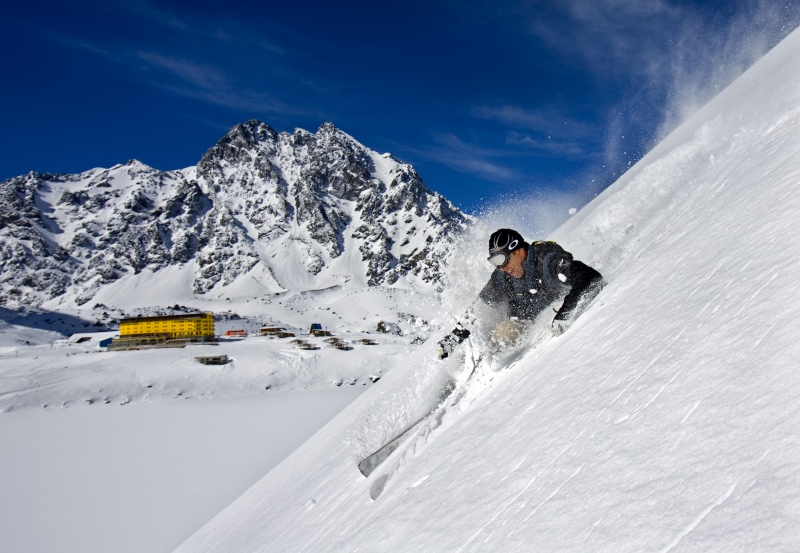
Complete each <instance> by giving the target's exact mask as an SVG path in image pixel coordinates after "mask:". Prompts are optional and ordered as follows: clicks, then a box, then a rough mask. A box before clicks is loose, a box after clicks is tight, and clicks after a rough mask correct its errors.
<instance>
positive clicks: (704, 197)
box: [178, 31, 800, 553]
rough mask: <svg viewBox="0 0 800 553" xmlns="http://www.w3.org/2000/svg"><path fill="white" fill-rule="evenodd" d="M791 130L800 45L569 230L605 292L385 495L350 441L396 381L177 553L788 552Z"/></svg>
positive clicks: (799, 40)
mask: <svg viewBox="0 0 800 553" xmlns="http://www.w3.org/2000/svg"><path fill="white" fill-rule="evenodd" d="M798 137H800V32H798V31H795V32H794V33H793V34H791V35H790V36H789V37H788V38H787V39H786V40H784V41H783V42H782V43H781V44H779V45H778V46H777V47H776V48H775V49H774V50H773V51H772V52H770V53H769V54H768V55H767V56H765V57H764V58H763V59H762V60H761V61H759V62H758V63H757V64H756V65H755V66H753V67H752V68H751V69H750V70H748V71H747V72H746V73H745V74H743V75H742V76H741V77H740V78H739V79H738V80H737V81H736V82H734V83H733V84H732V85H731V86H730V87H728V88H727V89H726V90H725V91H723V92H722V93H721V94H720V95H719V96H718V97H717V98H715V99H714V100H713V101H712V102H711V103H709V104H708V105H707V106H705V107H704V108H703V109H701V110H700V111H699V112H697V113H696V114H695V115H694V116H693V117H692V118H691V119H690V120H688V121H687V122H686V123H685V124H683V125H682V126H681V127H680V128H678V129H677V130H676V131H675V132H674V133H672V134H671V135H670V136H669V137H667V138H666V139H665V140H664V141H663V142H662V143H661V144H659V145H658V146H657V147H656V148H655V149H654V150H653V151H652V152H651V153H650V154H649V155H647V156H646V157H645V158H644V159H642V160H641V161H640V162H639V163H638V164H637V165H636V166H635V167H633V168H632V169H631V170H630V171H629V172H628V173H627V174H626V175H624V176H623V177H622V178H621V179H620V180H619V181H618V182H617V183H616V184H614V185H613V186H612V187H610V188H609V189H608V190H606V191H605V192H604V193H603V194H602V195H601V196H599V197H598V198H596V200H595V201H594V202H592V203H591V204H590V205H589V206H587V207H586V208H585V209H584V210H582V212H581V213H579V214H578V215H577V216H575V217H574V218H573V219H572V220H570V221H569V223H568V224H567V225H565V226H564V227H562V228H561V229H559V231H557V233H556V234H555V238H556V239H557V240H558V241H559V242H561V243H563V245H565V246H566V247H567V248H568V249H570V250H571V251H573V253H575V254H576V257H577V258H579V259H582V260H584V261H586V262H588V263H590V264H592V265H595V266H596V267H598V268H599V269H600V270H601V271H602V272H603V273H604V274H605V275H606V276H607V277H608V279H609V281H610V285H609V286H608V287H607V288H606V289H605V290H604V291H603V293H602V294H601V295H600V297H599V298H598V301H597V302H596V303H595V304H594V305H593V307H592V309H591V310H590V311H588V312H587V313H586V314H584V316H582V317H581V318H580V319H579V320H578V321H577V322H576V323H575V324H574V325H573V327H572V328H571V329H570V330H569V331H568V332H567V333H566V334H565V335H563V336H561V337H559V338H553V339H550V340H549V341H547V342H545V343H543V344H541V345H540V346H539V347H537V348H536V349H535V350H533V351H531V352H530V353H529V354H528V355H527V356H526V357H525V358H524V359H523V360H522V361H521V362H519V363H518V364H516V365H515V366H513V367H511V368H508V369H507V370H505V371H501V372H499V373H497V374H496V376H495V378H494V380H492V381H491V382H490V383H488V384H487V385H486V387H485V388H484V389H483V390H482V393H481V395H480V396H479V397H478V398H477V399H476V400H475V401H474V402H473V403H472V404H471V405H470V406H469V408H468V409H466V410H465V411H463V412H462V413H461V414H460V416H457V417H456V416H454V417H453V418H452V420H450V421H449V422H448V424H446V425H443V426H442V427H441V428H440V429H439V430H437V431H435V432H434V433H432V434H431V435H430V436H428V437H427V438H426V439H425V440H419V441H418V443H417V444H415V446H414V447H413V448H412V449H411V450H410V453H409V455H407V456H406V458H405V459H404V460H403V463H404V465H403V466H402V467H401V469H400V470H399V471H398V472H397V473H396V474H395V475H394V477H393V478H392V479H391V480H390V481H389V482H388V484H387V486H386V489H385V491H384V493H383V495H381V496H380V497H379V498H378V500H377V501H374V502H373V501H372V500H371V499H370V498H369V495H368V489H369V485H370V481H369V480H368V479H364V478H363V477H362V476H361V475H360V474H359V473H358V471H357V470H356V467H355V463H354V461H353V459H352V458H351V456H350V455H349V451H348V446H347V444H346V440H347V437H348V431H349V429H350V428H351V426H352V424H354V421H356V420H357V418H358V417H359V414H360V412H361V410H362V409H363V408H364V406H365V405H367V403H368V402H370V401H373V400H374V397H375V395H376V394H380V393H382V390H383V391H385V389H386V388H387V387H389V386H391V385H392V381H391V380H390V379H385V381H382V382H381V383H379V384H378V385H377V386H375V387H374V388H372V389H371V390H370V391H369V392H367V393H365V394H364V395H363V396H361V397H360V398H359V400H357V401H356V402H355V403H354V404H353V405H351V406H350V407H349V408H348V409H346V410H345V411H344V412H343V413H342V414H341V415H340V416H339V417H337V418H336V419H334V420H333V421H332V422H331V423H330V424H329V425H328V426H327V427H326V428H324V429H323V430H322V431H320V432H319V433H318V434H317V435H316V436H315V437H314V438H313V439H312V440H310V441H309V442H307V443H306V444H305V445H304V446H303V447H301V448H300V449H299V450H298V451H297V452H296V453H295V454H293V455H292V456H291V457H290V458H289V459H287V460H286V461H285V462H284V463H282V464H281V465H280V466H279V467H277V468H276V469H274V470H273V471H272V472H270V473H269V474H268V475H266V476H265V477H264V478H263V479H262V480H261V481H260V482H258V483H257V484H256V485H254V486H253V487H252V488H251V489H250V490H249V491H248V492H247V493H246V494H245V495H243V496H242V497H241V498H240V499H238V500H237V501H236V502H235V503H233V504H232V505H231V506H230V507H229V508H228V509H226V510H225V511H223V512H222V513H220V514H219V515H218V516H217V517H216V518H215V519H213V520H212V521H211V522H210V523H209V524H208V525H206V526H205V527H204V528H202V529H201V530H200V531H198V532H197V533H196V534H195V535H194V536H193V537H191V538H190V539H189V540H188V541H187V542H186V543H185V544H183V545H182V546H181V547H180V548H179V549H178V551H179V552H180V553H189V552H212V551H214V552H228V551H236V552H239V553H243V552H270V553H277V552H291V553H299V552H309V553H311V552H314V553H319V552H323V551H348V552H352V551H361V552H378V551H392V552H395V553H397V552H406V551H407V552H419V551H439V552H453V553H457V552H464V553H466V552H477V551H485V552H497V551H503V552H506V553H508V552H514V551H519V552H527V551H541V550H543V551H559V552H567V551H585V552H596V551H615V552H621V551H631V552H634V551H635V552H640V551H662V552H668V551H725V552H737V551H741V552H753V551H773V552H774V551H796V550H797V548H798V544H800V430H798V429H800V372H798V371H797V359H798V356H800V345H799V344H800V331H798V330H796V328H797V327H796V319H797V314H798V313H799V312H800V299H798V297H797V296H798V294H797V293H796V291H797V289H798V284H797V282H798V277H800V267H799V266H798V259H800V225H798V223H797V213H798V212H800V194H798V184H800V138H798ZM420 362H423V360H422V359H420V358H417V357H414V358H413V359H411V360H409V365H411V366H413V365H414V364H419V363H420ZM399 370H400V369H398V371H399ZM370 398H373V399H370ZM374 476H376V477H377V476H379V474H375V475H374Z"/></svg>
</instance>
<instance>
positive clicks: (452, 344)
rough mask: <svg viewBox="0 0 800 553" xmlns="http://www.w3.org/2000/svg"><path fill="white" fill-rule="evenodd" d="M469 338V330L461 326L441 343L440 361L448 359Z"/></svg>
mask: <svg viewBox="0 0 800 553" xmlns="http://www.w3.org/2000/svg"><path fill="white" fill-rule="evenodd" d="M468 337H469V330H467V329H466V328H464V327H463V326H461V325H459V326H457V327H455V328H454V329H453V331H452V332H451V333H450V334H448V335H447V336H445V337H444V338H443V339H442V341H441V342H439V359H446V358H447V357H449V356H450V354H451V353H453V350H454V349H455V348H456V346H457V345H458V344H460V343H461V342H463V341H464V340H466V339H467V338H468Z"/></svg>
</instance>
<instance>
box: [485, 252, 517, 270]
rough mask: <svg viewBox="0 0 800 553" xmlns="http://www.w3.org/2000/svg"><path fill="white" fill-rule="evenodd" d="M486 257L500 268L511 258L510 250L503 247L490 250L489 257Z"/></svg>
mask: <svg viewBox="0 0 800 553" xmlns="http://www.w3.org/2000/svg"><path fill="white" fill-rule="evenodd" d="M486 259H487V260H488V261H489V263H491V264H492V265H494V266H495V267H497V268H498V269H502V268H503V267H505V266H506V265H508V260H509V259H511V252H510V251H508V250H507V249H505V248H502V249H497V250H490V251H489V257H487V258H486Z"/></svg>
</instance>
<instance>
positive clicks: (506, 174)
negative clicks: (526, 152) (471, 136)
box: [415, 133, 519, 182]
mask: <svg viewBox="0 0 800 553" xmlns="http://www.w3.org/2000/svg"><path fill="white" fill-rule="evenodd" d="M434 140H435V142H436V145H435V146H432V147H430V148H427V149H425V150H417V151H416V152H415V154H416V155H418V156H420V157H424V158H426V159H429V160H431V161H436V162H438V163H441V164H443V165H446V166H447V167H450V168H451V169H454V170H456V171H458V172H460V173H466V174H471V175H475V176H477V177H479V178H481V179H484V180H487V181H490V182H508V181H512V180H515V179H518V178H519V175H518V174H517V172H516V171H514V170H513V169H510V168H508V167H507V166H504V165H502V164H501V163H499V162H498V161H497V158H500V157H503V156H507V153H506V152H502V151H498V150H491V149H487V148H483V147H481V146H478V145H476V144H472V143H469V142H465V141H464V140H462V139H460V138H459V137H457V136H456V135H454V134H452V133H444V134H438V135H436V136H434Z"/></svg>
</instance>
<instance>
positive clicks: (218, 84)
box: [137, 52, 305, 114]
mask: <svg viewBox="0 0 800 553" xmlns="http://www.w3.org/2000/svg"><path fill="white" fill-rule="evenodd" d="M137 57H138V58H139V59H141V60H142V61H144V62H146V63H147V64H148V65H149V67H150V68H152V69H155V70H159V71H161V72H165V73H168V74H169V75H171V76H172V77H174V78H175V79H176V80H175V79H166V80H165V79H156V80H154V81H153V82H152V84H155V85H156V86H158V87H159V88H162V89H164V90H168V91H170V92H172V93H174V94H177V95H180V96H184V97H187V98H193V99H195V100H200V101H204V102H208V103H211V104H215V105H219V106H223V107H227V108H232V109H238V110H243V111H255V112H264V113H270V114H275V113H280V114H299V113H305V111H304V110H301V109H298V108H295V107H292V106H290V105H289V104H287V103H285V102H283V101H281V100H279V99H277V98H274V97H272V96H270V95H269V94H264V93H260V92H257V91H254V90H250V89H248V88H246V87H244V86H241V85H238V84H237V83H236V82H235V80H234V79H233V77H231V76H230V75H228V74H227V73H226V72H225V71H223V70H222V69H221V68H219V67H216V66H214V65H210V64H203V63H197V62H194V61H192V60H186V59H182V58H173V57H169V56H164V55H161V54H157V53H152V52H138V53H137Z"/></svg>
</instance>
